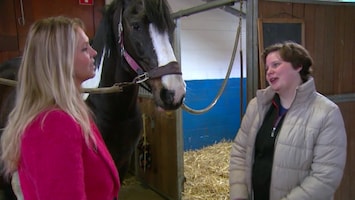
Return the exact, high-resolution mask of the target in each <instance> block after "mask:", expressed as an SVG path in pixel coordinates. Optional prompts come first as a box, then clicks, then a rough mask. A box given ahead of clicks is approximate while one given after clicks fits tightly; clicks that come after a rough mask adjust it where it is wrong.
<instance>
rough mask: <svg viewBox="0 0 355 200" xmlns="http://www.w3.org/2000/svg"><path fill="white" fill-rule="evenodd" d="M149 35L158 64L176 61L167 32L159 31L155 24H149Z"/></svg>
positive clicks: (163, 64) (162, 64)
mask: <svg viewBox="0 0 355 200" xmlns="http://www.w3.org/2000/svg"><path fill="white" fill-rule="evenodd" d="M149 32H150V37H151V38H152V42H153V46H154V50H155V53H156V54H157V57H158V66H159V67H161V66H165V65H167V64H168V63H170V62H174V61H176V58H175V54H174V50H173V48H172V47H171V44H170V41H169V36H168V33H167V32H166V31H165V32H164V33H160V32H159V31H158V29H157V27H156V26H154V25H153V24H149Z"/></svg>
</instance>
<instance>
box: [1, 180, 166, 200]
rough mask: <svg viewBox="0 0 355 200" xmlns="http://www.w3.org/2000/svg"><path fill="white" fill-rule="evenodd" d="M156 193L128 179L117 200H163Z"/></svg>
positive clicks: (163, 199)
mask: <svg viewBox="0 0 355 200" xmlns="http://www.w3.org/2000/svg"><path fill="white" fill-rule="evenodd" d="M2 193H3V191H2V190H1V188H0V200H6V199H5V198H4V197H3V194H2ZM165 199H166V198H164V197H162V196H161V195H159V194H158V193H156V192H154V191H153V190H151V189H150V188H149V187H147V186H145V185H144V184H142V183H141V182H139V181H137V180H136V179H135V177H133V176H132V177H128V178H127V181H126V182H125V183H124V184H122V187H121V191H120V193H119V200H165Z"/></svg>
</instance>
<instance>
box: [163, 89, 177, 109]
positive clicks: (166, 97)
mask: <svg viewBox="0 0 355 200" xmlns="http://www.w3.org/2000/svg"><path fill="white" fill-rule="evenodd" d="M174 95H175V92H174V91H171V90H167V89H165V88H163V89H162V90H161V92H160V98H161V99H162V100H163V102H164V103H165V104H166V105H172V104H174Z"/></svg>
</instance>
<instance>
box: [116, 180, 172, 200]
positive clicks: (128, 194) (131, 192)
mask: <svg viewBox="0 0 355 200" xmlns="http://www.w3.org/2000/svg"><path fill="white" fill-rule="evenodd" d="M118 196H119V200H141V199H142V200H165V199H166V198H164V197H163V196H161V195H159V194H158V193H156V192H155V191H153V190H151V189H150V188H149V187H147V186H145V185H144V184H143V183H141V182H139V181H137V180H136V178H135V177H134V176H131V177H128V178H127V179H126V180H125V181H124V183H123V184H122V186H121V191H120V193H119V195H118Z"/></svg>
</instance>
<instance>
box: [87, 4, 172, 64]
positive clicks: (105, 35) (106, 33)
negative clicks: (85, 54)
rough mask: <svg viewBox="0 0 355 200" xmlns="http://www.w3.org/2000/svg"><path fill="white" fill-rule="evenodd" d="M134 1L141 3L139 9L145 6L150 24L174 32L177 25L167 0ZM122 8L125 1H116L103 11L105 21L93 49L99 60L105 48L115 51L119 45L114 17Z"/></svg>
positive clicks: (145, 14)
mask: <svg viewBox="0 0 355 200" xmlns="http://www.w3.org/2000/svg"><path fill="white" fill-rule="evenodd" d="M133 1H137V2H138V3H139V4H137V5H135V6H137V8H138V6H140V7H142V6H141V5H144V9H145V10H144V17H146V19H147V20H148V21H149V22H151V23H153V24H154V25H155V26H156V27H157V28H158V30H159V31H164V30H168V31H169V34H171V33H172V32H173V30H174V29H175V23H174V20H173V18H172V17H171V13H170V11H171V10H170V7H169V4H168V3H167V1H166V0H132V2H133ZM139 1H141V2H139ZM122 6H124V0H114V1H112V2H111V3H110V4H109V5H107V6H106V7H104V9H103V11H102V14H103V20H102V22H101V23H100V27H99V28H98V30H97V33H96V34H95V38H94V40H93V47H94V48H95V49H96V50H97V52H98V54H97V56H96V57H97V58H101V55H102V50H103V48H104V46H106V47H108V49H113V48H115V47H116V45H117V42H118V41H115V36H114V31H113V26H112V25H113V20H114V17H113V16H114V13H115V11H116V9H120V8H121V7H122ZM98 62H99V61H98V60H97V61H96V66H98Z"/></svg>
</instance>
